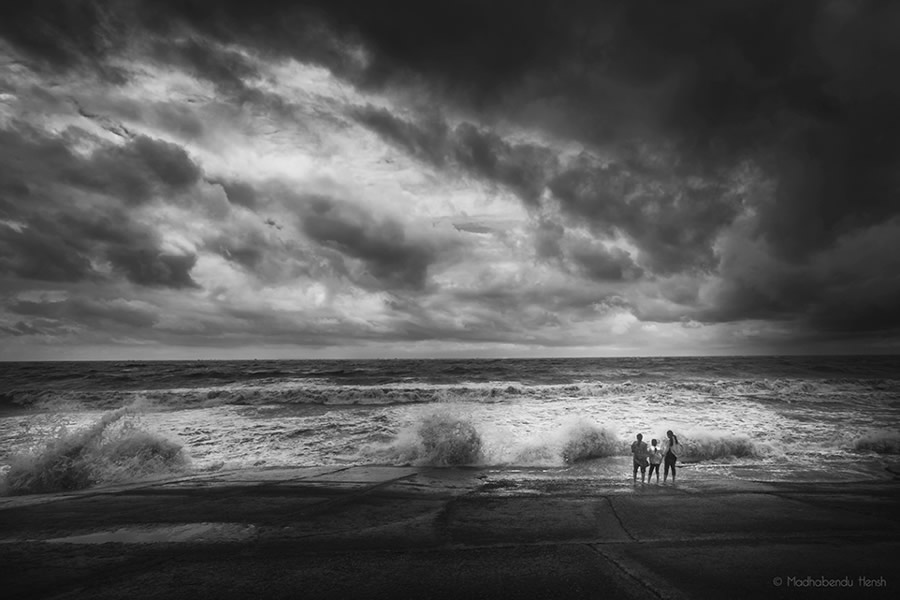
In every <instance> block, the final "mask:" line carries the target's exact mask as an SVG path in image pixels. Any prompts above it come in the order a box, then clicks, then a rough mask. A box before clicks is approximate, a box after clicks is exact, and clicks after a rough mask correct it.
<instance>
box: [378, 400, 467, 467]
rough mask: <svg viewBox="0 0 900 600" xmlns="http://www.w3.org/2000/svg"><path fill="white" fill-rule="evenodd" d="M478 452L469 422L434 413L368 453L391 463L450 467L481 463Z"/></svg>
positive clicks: (442, 412)
mask: <svg viewBox="0 0 900 600" xmlns="http://www.w3.org/2000/svg"><path fill="white" fill-rule="evenodd" d="M482 449H483V443H482V439H481V435H480V434H479V433H478V430H477V429H476V428H475V426H474V425H473V424H472V422H471V421H469V420H468V419H466V418H463V417H459V416H456V415H453V414H451V413H450V412H447V411H437V412H432V413H429V414H427V415H425V416H424V417H423V418H422V419H421V420H420V421H419V422H418V423H417V424H416V425H415V426H414V427H413V428H411V429H407V430H405V431H403V432H401V433H400V434H399V435H398V436H397V438H396V439H395V440H394V441H393V442H392V443H389V444H387V445H384V446H381V447H376V448H374V449H372V450H371V451H370V453H371V454H374V455H375V456H376V457H377V458H380V459H383V460H388V461H389V462H392V463H403V464H415V465H429V466H454V465H472V464H479V463H481V462H482V461H483V454H482Z"/></svg>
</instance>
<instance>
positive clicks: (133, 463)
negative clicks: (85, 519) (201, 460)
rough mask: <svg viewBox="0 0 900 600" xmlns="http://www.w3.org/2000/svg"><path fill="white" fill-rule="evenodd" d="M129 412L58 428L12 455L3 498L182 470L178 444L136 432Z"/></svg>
mask: <svg viewBox="0 0 900 600" xmlns="http://www.w3.org/2000/svg"><path fill="white" fill-rule="evenodd" d="M134 414H135V411H134V409H133V408H131V407H125V408H120V409H118V410H115V411H112V412H109V413H106V414H104V415H103V416H102V417H100V418H99V419H98V420H97V421H96V422H94V423H93V424H92V425H90V426H88V427H85V428H80V429H76V430H70V429H68V428H66V427H65V426H60V427H59V428H57V430H56V431H55V432H54V434H53V435H51V436H50V439H49V441H47V442H46V443H44V444H43V445H39V446H36V447H33V448H31V449H28V450H25V451H21V452H18V453H16V454H13V455H12V456H11V457H10V459H9V468H8V469H7V470H6V472H5V473H4V476H3V481H2V490H0V491H2V492H3V493H4V494H33V493H46V492H58V491H68V490H78V489H83V488H86V487H90V486H92V485H95V484H97V483H108V482H113V481H127V480H132V479H135V478H139V477H143V476H147V475H153V474H158V473H165V472H172V471H177V470H179V469H181V468H182V467H184V466H185V464H186V462H187V461H186V457H185V455H184V454H183V452H182V448H181V445H180V444H178V443H176V442H173V441H171V440H169V439H168V438H165V437H163V436H160V435H158V434H155V433H151V432H149V431H146V430H144V429H142V428H140V427H139V426H138V424H137V422H136V421H134V420H132V419H130V418H129V417H130V416H133V415H134Z"/></svg>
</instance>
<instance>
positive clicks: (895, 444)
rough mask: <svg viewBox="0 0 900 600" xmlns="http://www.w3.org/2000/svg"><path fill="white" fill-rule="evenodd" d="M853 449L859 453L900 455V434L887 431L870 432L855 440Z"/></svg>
mask: <svg viewBox="0 0 900 600" xmlns="http://www.w3.org/2000/svg"><path fill="white" fill-rule="evenodd" d="M853 449H854V450H856V451H857V452H876V453H878V454H900V433H898V432H896V431H885V430H873V431H869V432H867V433H865V434H863V435H861V436H860V437H859V438H857V439H856V440H854V442H853Z"/></svg>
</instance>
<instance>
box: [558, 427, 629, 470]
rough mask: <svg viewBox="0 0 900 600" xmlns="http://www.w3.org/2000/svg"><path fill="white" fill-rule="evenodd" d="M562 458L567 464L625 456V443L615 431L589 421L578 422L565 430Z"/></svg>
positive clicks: (563, 432)
mask: <svg viewBox="0 0 900 600" xmlns="http://www.w3.org/2000/svg"><path fill="white" fill-rule="evenodd" d="M562 436H563V444H562V449H561V453H562V458H563V461H565V462H567V463H573V462H578V461H580V460H587V459H589V458H605V457H607V456H618V455H621V454H624V451H625V447H624V442H623V441H622V440H620V439H619V437H618V436H617V435H616V433H615V432H614V431H612V430H611V429H606V428H603V427H598V426H597V425H595V424H594V423H591V422H587V421H577V422H574V423H571V424H569V425H567V426H566V427H564V428H563V431H562Z"/></svg>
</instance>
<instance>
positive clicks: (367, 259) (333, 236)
mask: <svg viewBox="0 0 900 600" xmlns="http://www.w3.org/2000/svg"><path fill="white" fill-rule="evenodd" d="M303 200H304V203H303V205H302V206H301V207H300V209H299V210H300V221H301V224H300V226H301V228H302V230H303V232H304V233H305V234H306V235H307V236H308V237H309V238H310V239H311V240H313V241H315V242H317V243H318V244H320V245H321V246H323V247H325V248H329V249H332V250H336V251H337V252H339V253H341V254H342V255H345V256H348V257H352V258H354V259H357V260H360V261H362V263H363V264H364V265H365V266H366V269H367V271H368V274H369V275H371V276H372V277H374V278H375V279H376V280H378V281H379V282H380V285H386V286H389V287H398V288H408V289H422V288H423V287H424V286H425V283H426V278H427V275H428V266H429V265H430V264H431V263H432V262H434V260H435V259H436V249H435V248H434V247H432V246H431V245H430V244H428V243H427V242H425V241H424V240H417V239H414V238H411V237H409V236H407V233H406V231H405V230H404V228H403V225H402V224H400V223H399V222H398V221H395V220H393V219H391V218H377V217H374V216H373V215H372V214H370V213H368V212H366V211H364V210H363V209H361V208H360V207H358V206H355V205H352V204H349V203H346V202H341V201H338V200H335V199H334V198H329V197H326V196H313V197H307V198H304V199H303Z"/></svg>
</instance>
